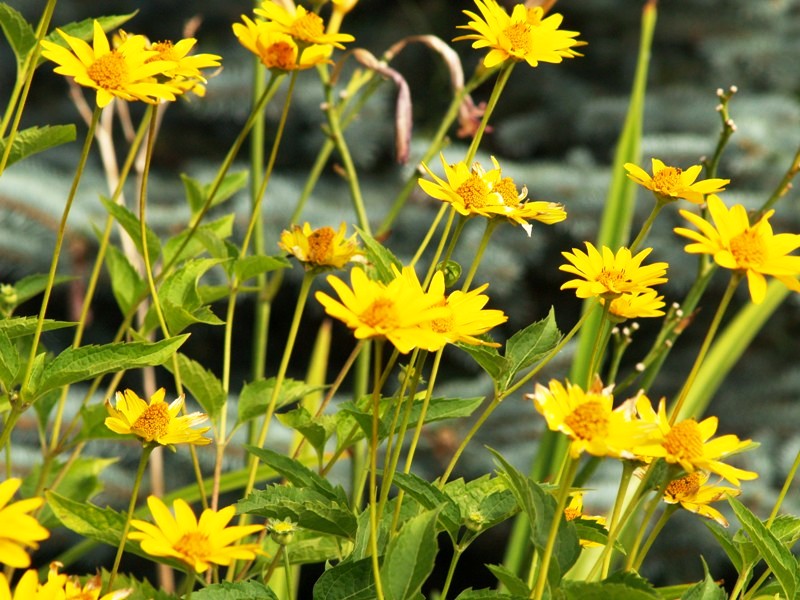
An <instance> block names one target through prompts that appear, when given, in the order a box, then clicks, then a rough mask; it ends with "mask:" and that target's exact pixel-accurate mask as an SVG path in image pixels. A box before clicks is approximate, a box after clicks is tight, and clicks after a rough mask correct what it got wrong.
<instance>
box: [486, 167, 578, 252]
mask: <svg viewBox="0 0 800 600" xmlns="http://www.w3.org/2000/svg"><path fill="white" fill-rule="evenodd" d="M492 162H493V163H494V166H495V168H497V169H499V168H500V165H499V164H498V162H497V161H496V160H495V159H494V157H492ZM494 191H496V192H497V193H498V194H500V197H501V198H502V200H503V205H502V207H498V208H497V214H498V215H500V216H504V217H506V218H507V219H508V220H510V221H512V222H513V223H516V224H517V225H521V226H522V228H523V229H524V230H525V233H527V234H528V236H529V237H530V235H531V230H532V227H531V225H530V223H528V221H539V222H540V223H544V224H545V225H552V224H554V223H559V222H561V221H563V220H564V219H566V218H567V213H566V211H565V210H564V207H563V206H562V205H561V204H557V203H555V202H545V201H544V200H533V201H529V202H525V198H526V197H527V195H528V189H527V188H526V187H525V186H523V187H522V191H519V190H517V184H516V183H514V180H513V179H511V177H503V178H501V179H500V181H498V182H497V183H496V184H495V185H494ZM493 212H494V211H493Z"/></svg>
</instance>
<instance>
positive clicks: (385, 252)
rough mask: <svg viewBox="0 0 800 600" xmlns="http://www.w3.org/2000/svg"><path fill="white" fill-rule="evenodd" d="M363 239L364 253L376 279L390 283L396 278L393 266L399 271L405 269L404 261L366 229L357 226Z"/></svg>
mask: <svg viewBox="0 0 800 600" xmlns="http://www.w3.org/2000/svg"><path fill="white" fill-rule="evenodd" d="M355 230H356V231H357V232H358V236H359V237H360V238H361V241H362V242H364V251H365V252H364V253H365V255H366V257H367V262H368V263H369V265H370V267H371V268H372V269H374V271H375V275H376V279H377V280H378V281H380V282H382V283H389V282H390V281H392V280H393V279H394V278H395V274H394V271H393V270H392V267H395V268H396V269H397V270H398V271H401V270H402V269H403V263H402V262H400V259H399V258H397V257H396V256H395V255H394V254H392V252H391V251H390V250H389V249H388V248H387V247H386V246H384V245H383V244H381V243H380V242H379V241H378V240H376V239H375V238H374V237H372V236H371V235H370V234H368V233H367V232H366V231H363V230H362V229H359V228H358V227H356V228H355Z"/></svg>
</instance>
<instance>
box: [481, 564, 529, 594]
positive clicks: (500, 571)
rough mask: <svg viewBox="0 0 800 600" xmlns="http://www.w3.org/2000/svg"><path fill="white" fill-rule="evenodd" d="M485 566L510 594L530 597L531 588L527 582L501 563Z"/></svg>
mask: <svg viewBox="0 0 800 600" xmlns="http://www.w3.org/2000/svg"><path fill="white" fill-rule="evenodd" d="M486 568H487V569H489V570H490V571H491V572H492V575H494V576H495V577H497V581H499V582H500V583H502V584H503V585H504V586H505V587H506V588H507V589H508V591H509V592H510V593H511V594H513V595H515V596H520V597H522V598H528V597H530V595H531V589H530V588H529V587H528V584H527V583H525V582H524V581H522V579H520V578H519V577H517V576H516V575H515V574H514V573H512V572H511V571H509V570H508V569H507V568H506V567H504V566H503V565H486Z"/></svg>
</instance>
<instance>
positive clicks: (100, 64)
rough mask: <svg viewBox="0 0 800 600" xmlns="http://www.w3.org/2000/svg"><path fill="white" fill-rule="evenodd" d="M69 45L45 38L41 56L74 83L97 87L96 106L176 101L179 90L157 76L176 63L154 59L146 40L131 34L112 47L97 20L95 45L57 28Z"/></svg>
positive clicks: (95, 23) (95, 24) (57, 71)
mask: <svg viewBox="0 0 800 600" xmlns="http://www.w3.org/2000/svg"><path fill="white" fill-rule="evenodd" d="M56 31H58V34H59V35H60V36H61V37H62V38H63V39H64V41H65V42H66V43H67V45H68V46H69V48H65V47H64V46H61V45H59V44H56V43H55V42H50V41H48V40H42V42H41V43H42V46H43V47H44V50H43V51H42V56H43V57H44V58H46V59H48V60H51V61H53V62H54V63H56V64H58V67H56V68H55V69H54V71H55V72H56V73H58V74H60V75H66V76H68V77H72V78H73V79H74V80H75V83H77V84H79V85H82V86H84V87H89V88H92V89H95V90H97V94H96V102H97V106H98V107H100V108H103V107H104V106H107V105H108V104H109V103H110V102H111V101H112V100H113V99H114V98H121V99H122V100H127V101H134V100H141V101H143V102H149V103H151V104H152V103H156V102H158V101H160V100H175V96H176V94H179V93H180V90H179V89H177V88H175V87H174V86H171V85H168V84H166V83H159V82H157V81H156V80H155V79H154V78H155V76H157V75H163V74H165V73H166V72H168V71H170V70H172V69H174V68H175V63H174V62H172V61H165V60H151V59H153V58H154V57H155V56H156V54H157V53H156V52H155V51H153V50H147V49H146V47H145V46H146V44H147V39H146V38H145V37H144V36H141V35H129V36H127V37H126V38H125V40H124V41H123V42H122V44H120V46H119V47H117V48H114V49H113V50H112V49H111V47H110V45H109V43H108V38H107V37H106V34H105V33H104V32H103V28H102V27H101V26H100V23H99V22H98V21H95V22H94V39H93V42H92V46H90V45H89V44H87V43H86V42H84V41H83V40H81V39H79V38H76V37H73V36H71V35H69V34H67V33H64V32H63V31H61V30H60V29H57V30H56Z"/></svg>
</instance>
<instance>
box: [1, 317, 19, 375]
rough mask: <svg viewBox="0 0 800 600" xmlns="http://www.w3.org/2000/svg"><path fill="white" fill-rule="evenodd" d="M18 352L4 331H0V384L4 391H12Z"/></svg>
mask: <svg viewBox="0 0 800 600" xmlns="http://www.w3.org/2000/svg"><path fill="white" fill-rule="evenodd" d="M19 367H20V362H19V352H17V347H16V346H15V345H14V344H13V342H12V341H11V340H10V339H9V337H8V335H7V334H6V332H5V331H3V330H2V329H0V383H2V384H3V387H4V388H5V389H6V390H13V389H14V388H15V385H14V383H15V382H16V379H17V374H18V373H19Z"/></svg>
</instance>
